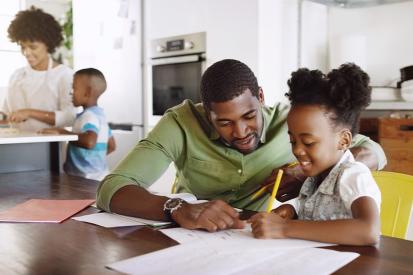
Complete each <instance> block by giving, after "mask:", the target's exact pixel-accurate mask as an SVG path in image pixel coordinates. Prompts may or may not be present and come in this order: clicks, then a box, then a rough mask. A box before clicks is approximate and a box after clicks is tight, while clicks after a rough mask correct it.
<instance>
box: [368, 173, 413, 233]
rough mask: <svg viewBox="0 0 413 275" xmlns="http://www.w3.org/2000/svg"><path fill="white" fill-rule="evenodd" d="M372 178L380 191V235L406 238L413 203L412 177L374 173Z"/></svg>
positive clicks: (399, 174)
mask: <svg viewBox="0 0 413 275" xmlns="http://www.w3.org/2000/svg"><path fill="white" fill-rule="evenodd" d="M373 177H374V179H375V180H376V182H377V185H378V186H379V188H380V191H381V199H382V202H381V211H380V220H381V233H382V234H383V235H385V236H390V237H396V238H402V239H405V238H406V232H407V228H408V226H409V220H410V212H411V210H412V202H413V176H410V175H406V174H401V173H395V172H386V171H374V172H373Z"/></svg>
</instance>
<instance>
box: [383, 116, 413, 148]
mask: <svg viewBox="0 0 413 275" xmlns="http://www.w3.org/2000/svg"><path fill="white" fill-rule="evenodd" d="M378 135H379V141H380V143H381V141H382V139H383V138H392V139H397V140H404V141H406V142H408V141H411V140H413V119H390V118H380V119H379V134H378Z"/></svg>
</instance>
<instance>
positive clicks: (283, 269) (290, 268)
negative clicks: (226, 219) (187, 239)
mask: <svg viewBox="0 0 413 275" xmlns="http://www.w3.org/2000/svg"><path fill="white" fill-rule="evenodd" d="M357 256H358V254H356V253H347V252H345V253H341V252H336V251H331V250H322V249H317V248H301V249H300V248H280V247H278V246H275V245H273V243H272V242H271V241H262V242H250V241H244V242H239V241H236V242H234V241H228V242H221V243H220V242H212V243H209V244H207V243H205V242H193V243H188V244H181V245H177V246H174V247H170V248H167V249H163V250H159V251H156V252H153V253H149V254H145V255H142V256H138V257H134V258H130V259H127V260H123V261H120V262H116V263H113V264H110V265H108V266H107V267H109V268H111V269H114V270H116V271H119V272H123V273H127V274H169V273H170V271H171V267H173V272H174V274H184V275H185V274H197V275H203V274H205V275H206V274H265V275H268V274H289V275H290V274H329V273H331V272H333V271H335V270H337V269H338V268H340V267H341V266H343V265H345V264H346V263H348V262H350V261H351V260H353V259H354V258H356V257H357ZM165 259H167V260H165ZM297 262H298V263H299V264H297ZM261 265H264V267H262V266H261ZM308 271H314V272H313V273H309V272H308Z"/></svg>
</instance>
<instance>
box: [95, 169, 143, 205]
mask: <svg viewBox="0 0 413 275" xmlns="http://www.w3.org/2000/svg"><path fill="white" fill-rule="evenodd" d="M127 185H136V186H140V185H139V184H138V183H136V182H135V181H133V180H132V179H130V178H127V177H124V176H120V175H109V176H107V177H106V178H105V179H104V180H103V181H102V182H101V183H100V185H99V187H98V190H97V193H96V205H97V206H98V208H100V209H102V210H105V211H106V212H111V210H110V201H111V200H112V197H113V195H114V194H115V193H116V192H117V191H118V190H119V189H121V188H122V187H124V186H127Z"/></svg>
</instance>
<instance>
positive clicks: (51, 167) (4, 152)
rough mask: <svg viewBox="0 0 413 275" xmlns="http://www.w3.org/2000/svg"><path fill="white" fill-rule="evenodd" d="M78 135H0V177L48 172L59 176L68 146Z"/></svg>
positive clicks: (21, 133)
mask: <svg viewBox="0 0 413 275" xmlns="http://www.w3.org/2000/svg"><path fill="white" fill-rule="evenodd" d="M72 140H77V135H49V134H37V133H30V132H16V133H6V134H5V133H3V134H0V173H9V172H23V171H36V170H48V171H52V172H57V173H60V172H61V171H62V165H63V161H64V158H65V154H64V150H63V149H64V147H65V144H66V142H68V141H72Z"/></svg>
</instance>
